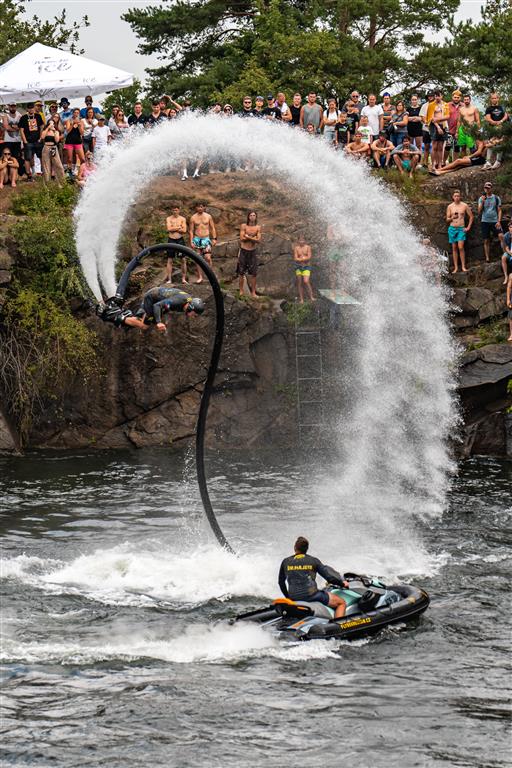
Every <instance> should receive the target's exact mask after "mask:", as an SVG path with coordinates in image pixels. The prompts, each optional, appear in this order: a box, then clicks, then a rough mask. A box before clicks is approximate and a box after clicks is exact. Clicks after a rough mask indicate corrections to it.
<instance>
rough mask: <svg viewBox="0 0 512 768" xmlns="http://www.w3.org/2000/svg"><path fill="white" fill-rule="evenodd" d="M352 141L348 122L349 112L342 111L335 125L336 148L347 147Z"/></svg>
mask: <svg viewBox="0 0 512 768" xmlns="http://www.w3.org/2000/svg"><path fill="white" fill-rule="evenodd" d="M349 143H350V128H349V125H348V123H347V113H346V112H340V113H339V115H338V121H337V123H336V125H335V126H334V145H335V147H336V149H345V147H346V146H347V144H349Z"/></svg>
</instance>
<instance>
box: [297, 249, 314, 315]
mask: <svg viewBox="0 0 512 768" xmlns="http://www.w3.org/2000/svg"><path fill="white" fill-rule="evenodd" d="M293 262H294V269H295V279H296V282H297V290H298V293H299V301H300V303H301V304H304V286H306V290H307V292H308V294H309V299H310V301H314V300H315V299H314V297H313V289H312V288H311V283H310V282H309V278H310V277H311V246H310V245H308V244H307V243H306V240H305V238H304V235H299V239H298V242H297V245H296V246H295V248H294V249H293Z"/></svg>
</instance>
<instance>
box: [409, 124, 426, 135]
mask: <svg viewBox="0 0 512 768" xmlns="http://www.w3.org/2000/svg"><path fill="white" fill-rule="evenodd" d="M422 134H423V128H422V127H421V123H408V124H407V135H408V136H410V138H411V139H415V138H416V137H417V136H421V135H422Z"/></svg>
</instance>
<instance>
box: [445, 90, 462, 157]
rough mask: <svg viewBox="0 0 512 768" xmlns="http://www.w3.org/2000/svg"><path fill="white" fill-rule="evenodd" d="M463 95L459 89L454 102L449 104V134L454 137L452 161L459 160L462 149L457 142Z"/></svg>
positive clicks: (455, 92) (456, 91) (454, 96)
mask: <svg viewBox="0 0 512 768" xmlns="http://www.w3.org/2000/svg"><path fill="white" fill-rule="evenodd" d="M461 99H462V93H461V92H460V91H459V90H458V89H457V90H455V91H454V92H453V93H452V100H451V101H449V102H448V112H449V116H448V133H449V134H450V136H451V137H452V155H453V156H452V159H453V160H456V159H457V154H458V152H460V147H459V144H458V142H457V138H458V137H457V134H458V128H459V110H460V108H461V106H462V102H461Z"/></svg>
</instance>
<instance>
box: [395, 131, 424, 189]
mask: <svg viewBox="0 0 512 768" xmlns="http://www.w3.org/2000/svg"><path fill="white" fill-rule="evenodd" d="M391 157H392V158H393V162H394V163H395V165H396V166H397V168H398V170H399V171H400V175H402V176H403V174H404V171H405V173H408V174H409V176H410V178H411V179H412V175H413V173H414V171H415V169H416V166H417V165H418V163H419V161H420V159H421V150H419V149H418V148H417V147H416V145H415V144H411V140H410V138H409V136H404V138H403V141H402V143H401V144H399V145H398V146H397V147H396V148H395V149H394V150H393V151H392V152H391Z"/></svg>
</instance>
